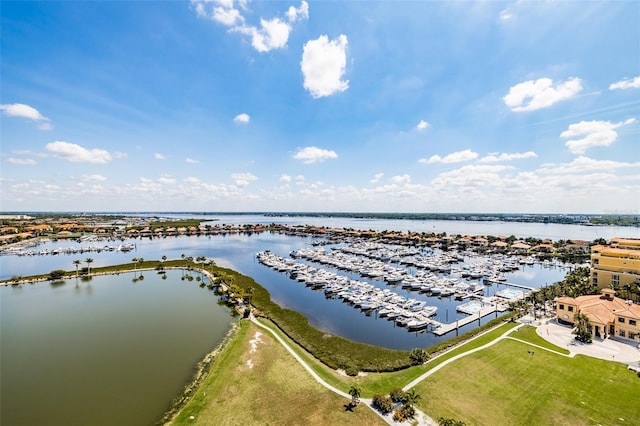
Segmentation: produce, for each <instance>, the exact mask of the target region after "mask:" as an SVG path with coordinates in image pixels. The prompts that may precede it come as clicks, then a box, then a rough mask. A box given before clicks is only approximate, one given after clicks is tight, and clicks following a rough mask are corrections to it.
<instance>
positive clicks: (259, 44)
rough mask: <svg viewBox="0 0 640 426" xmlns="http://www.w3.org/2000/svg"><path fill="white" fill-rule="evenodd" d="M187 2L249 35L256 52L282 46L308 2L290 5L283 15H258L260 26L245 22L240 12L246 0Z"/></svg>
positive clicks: (304, 15) (306, 12)
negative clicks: (259, 16) (271, 16)
mask: <svg viewBox="0 0 640 426" xmlns="http://www.w3.org/2000/svg"><path fill="white" fill-rule="evenodd" d="M191 4H192V5H193V6H194V7H195V10H196V14H197V15H198V16H200V17H209V18H210V19H212V20H213V21H215V22H218V23H220V24H222V25H224V26H226V27H229V31H232V32H237V33H240V34H244V35H247V36H249V37H250V38H251V45H252V46H253V48H254V49H256V50H257V51H258V52H268V51H270V50H273V49H281V48H283V47H285V46H286V45H287V41H288V40H289V34H290V33H291V30H292V28H291V24H292V23H294V22H296V21H299V20H303V19H308V18H309V4H308V3H307V2H306V1H303V2H302V3H300V7H299V8H295V7H293V6H290V7H289V9H288V10H287V11H286V13H285V17H284V19H281V18H278V17H275V18H272V19H264V18H260V27H257V26H255V25H250V24H247V19H246V18H245V16H244V15H243V14H242V12H243V11H245V12H246V10H247V5H246V0H240V1H237V2H234V1H233V0H214V1H211V0H192V2H191ZM241 9H242V10H241Z"/></svg>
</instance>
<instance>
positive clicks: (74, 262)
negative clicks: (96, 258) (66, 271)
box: [73, 259, 82, 279]
mask: <svg viewBox="0 0 640 426" xmlns="http://www.w3.org/2000/svg"><path fill="white" fill-rule="evenodd" d="M80 263H82V262H80V259H76V260H74V261H73V264H74V265H76V279H78V267H79V266H80Z"/></svg>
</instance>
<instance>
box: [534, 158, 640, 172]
mask: <svg viewBox="0 0 640 426" xmlns="http://www.w3.org/2000/svg"><path fill="white" fill-rule="evenodd" d="M624 168H636V169H640V162H637V163H623V162H620V161H611V160H594V159H592V158H589V157H584V156H580V157H577V158H576V159H574V160H573V161H572V162H570V163H560V164H555V163H545V164H542V165H541V166H540V168H539V169H538V171H539V172H540V173H544V174H559V175H566V174H574V173H584V172H594V171H602V170H603V171H607V172H610V171H612V170H615V169H624Z"/></svg>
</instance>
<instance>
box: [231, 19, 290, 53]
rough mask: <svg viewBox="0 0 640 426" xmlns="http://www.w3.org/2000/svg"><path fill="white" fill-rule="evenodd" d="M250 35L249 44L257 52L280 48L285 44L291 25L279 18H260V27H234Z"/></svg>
mask: <svg viewBox="0 0 640 426" xmlns="http://www.w3.org/2000/svg"><path fill="white" fill-rule="evenodd" d="M234 31H237V32H239V33H242V34H245V35H248V36H250V37H251V45H252V46H253V48H254V49H256V50H257V51H258V52H262V53H264V52H268V51H270V50H273V49H281V48H283V47H285V46H286V45H287V41H288V40H289V33H290V32H291V26H290V25H289V24H288V23H286V22H284V21H282V20H281V19H280V18H273V19H271V20H266V19H260V28H257V27H253V26H241V27H237V28H235V29H234Z"/></svg>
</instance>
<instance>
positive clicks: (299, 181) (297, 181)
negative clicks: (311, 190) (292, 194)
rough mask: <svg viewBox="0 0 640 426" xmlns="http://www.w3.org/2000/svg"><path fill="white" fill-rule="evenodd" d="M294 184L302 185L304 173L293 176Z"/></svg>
mask: <svg viewBox="0 0 640 426" xmlns="http://www.w3.org/2000/svg"><path fill="white" fill-rule="evenodd" d="M295 181H296V185H304V175H298V176H296V177H295Z"/></svg>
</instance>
